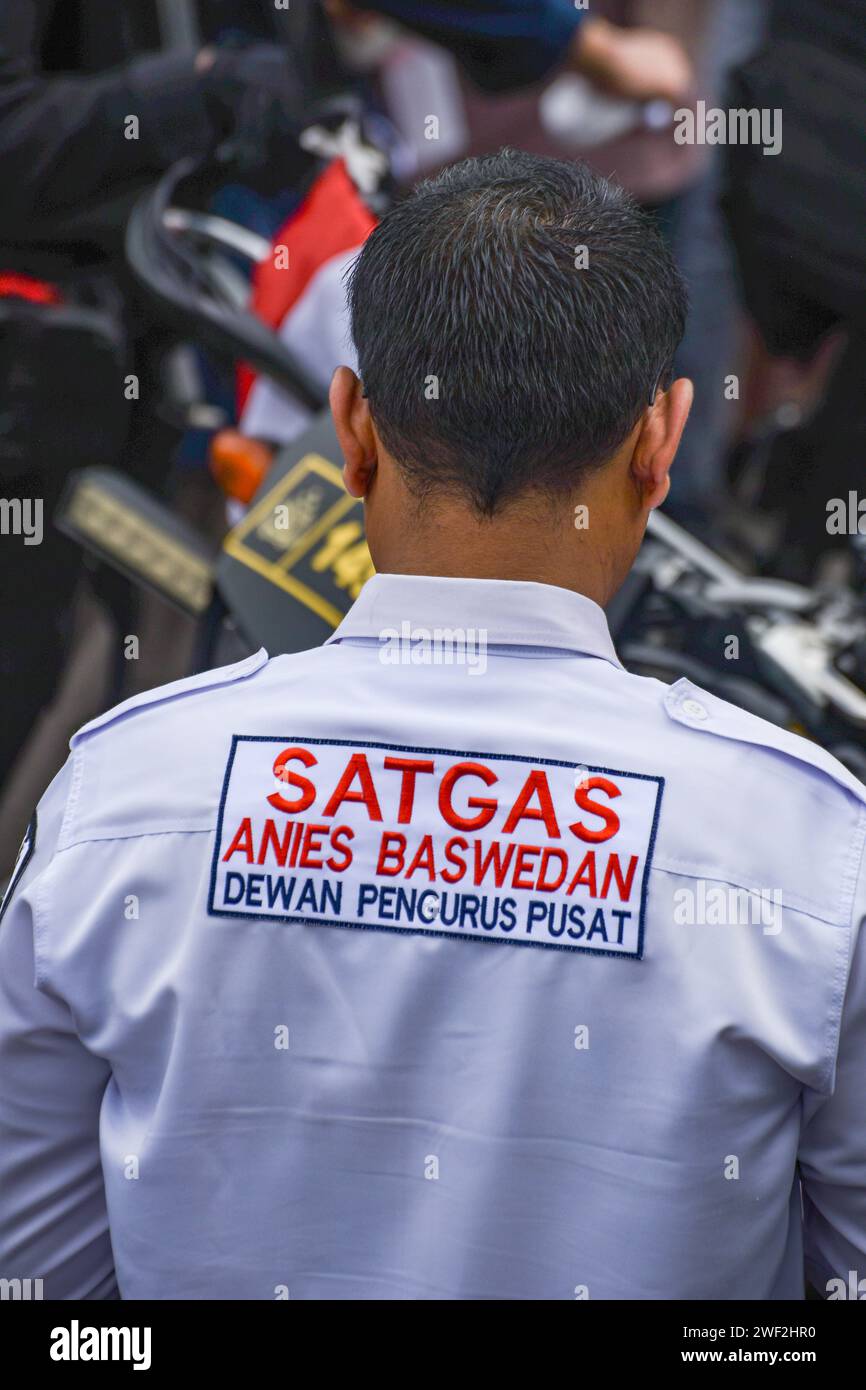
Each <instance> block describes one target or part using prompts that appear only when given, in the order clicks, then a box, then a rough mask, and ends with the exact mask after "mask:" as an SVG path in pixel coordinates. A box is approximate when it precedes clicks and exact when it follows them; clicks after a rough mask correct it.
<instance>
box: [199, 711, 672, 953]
mask: <svg viewBox="0 0 866 1390" xmlns="http://www.w3.org/2000/svg"><path fill="white" fill-rule="evenodd" d="M239 743H282V744H292V745H300V744H318V745H319V746H320V747H328V748H377V749H378V748H381V749H384V750H386V751H387V752H389V753H441V754H442V755H443V756H444V757H446V758H485V759H487V760H489V761H496V762H505V763H529V764H530V765H531V766H539V767H568V768H577V767H580V768H584V767H585V768H586V770H587V772H601V773H604V774H606V775H608V776H611V777H631V779H632V780H633V781H636V782H655V784H656V788H657V790H656V804H655V811H654V813H653V821H652V826H651V828H650V837H649V843H648V845H647V851H646V863H645V865H644V871H643V878H642V879H641V893H640V917H639V919H638V938H637V951H605V950H604V948H603V947H601V946H599V947H596V946H573V945H571V944H566V943H565V942H560V941H521V940H519V939H518V938H515V939H513V940H510V939H509V938H507V937H503V936H475V935H472V936H470V935H466V936H463V935H458V933H457V932H450V931H429V930H427V929H426V928H425V927H390V926H386V925H384V924H383V925H380V924H379V923H373V922H336V921H325V919H324V918H321V917H298V916H287V915H284V914H281V913H276V912H228V911H225V910H220V909H218V908H215V907H214V895H215V893H216V880H217V871H218V868H219V858H218V856H219V852H220V846H221V844H222V833H223V815H224V812H225V805H226V799H227V797H228V790H229V781H230V778H231V772H232V767H233V766H234V761H235V752H236V750H237V746H238V744H239ZM664 786H665V779H664V777H661V776H658V777H654V776H652V775H651V774H649V773H646V772H624V771H622V769H620V768H613V767H596V766H594V765H592V764H591V763H583V762H580V761H579V760H575V761H574V762H566V761H565V760H564V759H562V758H538V757H533V756H532V755H529V756H524V755H523V754H520V753H483V752H470V751H469V750H468V749H465V748H425V747H420V746H418V747H416V746H413V745H411V744H403V743H376V742H373V741H370V740H364V739H351V738H308V737H306V736H305V735H302V734H232V746H231V751H230V753H229V756H228V762H227V763H226V770H225V775H224V777H223V785H222V792H221V793H220V804H219V815H218V817H217V826H216V839H215V842H214V852H213V862H212V864H211V875H210V891H209V893H208V904H207V910H208V916H210V917H239V918H243V919H244V920H245V921H248V922H250V921H252V922H296V923H298V924H299V925H300V926H306V927H344V928H349V930H351V931H383V932H392V933H396V934H397V935H400V936H440V937H444V938H445V940H447V941H484V942H487V943H489V945H491V946H494V945H500V946H529V947H533V946H534V947H536V948H537V949H540V950H542V951H581V952H583V954H584V955H587V956H613V957H615V958H616V959H617V960H642V959H643V945H644V924H645V918H646V899H647V892H648V890H649V872H650V868H651V867H652V857H653V850H654V849H655V842H656V833H657V831H658V824H659V815H660V813H661V804H662V793H663V792H664Z"/></svg>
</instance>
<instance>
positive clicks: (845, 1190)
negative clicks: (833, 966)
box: [800, 864, 866, 1298]
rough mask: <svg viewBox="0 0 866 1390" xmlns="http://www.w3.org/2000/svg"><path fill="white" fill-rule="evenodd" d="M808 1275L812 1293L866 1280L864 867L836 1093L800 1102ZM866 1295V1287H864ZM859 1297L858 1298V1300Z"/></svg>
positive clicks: (826, 1293)
mask: <svg viewBox="0 0 866 1390" xmlns="http://www.w3.org/2000/svg"><path fill="white" fill-rule="evenodd" d="M800 1173H801V1178H802V1184H803V1216H804V1234H805V1260H806V1275H807V1278H808V1279H809V1282H810V1283H811V1284H812V1285H813V1287H814V1288H815V1289H816V1291H817V1292H819V1293H820V1294H822V1295H823V1296H825V1297H831V1296H832V1294H833V1285H831V1284H830V1281H831V1280H840V1279H841V1280H842V1281H843V1283H844V1286H845V1289H846V1292H845V1293H844V1294H843V1295H842V1296H844V1297H846V1298H850V1297H851V1293H850V1290H849V1282H850V1276H851V1274H852V1272H853V1273H854V1277H855V1279H856V1280H857V1281H859V1280H860V1279H866V864H863V865H861V873H860V878H859V883H858V887H857V891H856V894H855V913H854V938H853V946H852V951H851V964H850V969H849V972H848V981H847V987H846V989H845V994H844V1002H843V1006H842V1013H841V1021H840V1025H839V1042H838V1051H837V1055H836V1076H835V1085H834V1088H833V1091H832V1094H831V1095H828V1096H818V1095H812V1094H810V1095H809V1096H807V1098H806V1099H805V1101H804V1113H803V1128H802V1134H801V1141H800ZM863 1289H864V1290H866V1283H864V1285H863ZM855 1296H856V1295H855Z"/></svg>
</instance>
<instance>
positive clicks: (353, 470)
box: [329, 367, 378, 497]
mask: <svg viewBox="0 0 866 1390" xmlns="http://www.w3.org/2000/svg"><path fill="white" fill-rule="evenodd" d="M329 400H330V404H331V414H332V416H333V417H334V427H335V429H336V431H337V440H338V442H339V445H340V450H341V452H342V455H343V481H344V482H345V484H346V491H347V492H349V493H350V494H351V496H352V497H366V495H367V492H368V490H369V487H370V483H371V481H372V479H373V475H374V473H375V472H376V464H377V461H378V455H377V441H376V432H375V430H374V429H373V421H372V418H371V416H370V409H369V406H368V405H367V401H366V398H365V396H364V394H363V390H362V387H361V383H360V381H359V380H358V378H357V377H356V375H355V373H354V372H353V371H352V369H351V368H350V367H338V368H337V370H336V371H335V372H334V376H333V379H332V381H331V390H330V392H329Z"/></svg>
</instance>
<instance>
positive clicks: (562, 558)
mask: <svg viewBox="0 0 866 1390" xmlns="http://www.w3.org/2000/svg"><path fill="white" fill-rule="evenodd" d="M379 550H380V551H381V552H382V553H377V556H376V561H377V568H378V569H380V570H382V571H383V572H386V573H389V574H419V575H432V576H438V577H441V578H446V579H500V580H501V579H510V580H523V581H530V582H532V583H536V584H554V585H556V586H557V587H558V588H561V589H571V590H573V591H574V592H575V593H578V594H584V595H585V596H586V597H587V598H591V599H593V600H594V601H595V602H596V603H599V604H602V605H604V604H605V603H607V601H608V599H609V598H610V596H611V592H612V590H613V589H614V588H615V587H616V585H615V584H613V583H612V579H611V575H610V574H609V572H608V570H607V567H606V566H605V564H604V563H603V560H602V557H601V556H600V555H599V554H598V553H597V551H598V548H597V547H596V546H595V545H594V544H591V543H590V542H589V540H588V539H587V533H583V534H582V535H581V534H580V533H579V532H577V531H576V530H575V528H574V527H573V526H572V527H571V529H570V530H569V529H567V528H566V526H564V525H563V523H562V522H561V520H559V519H558V518H554V517H553V516H552V515H551V512H550V509H549V508H548V509H546V512H545V515H543V516H542V515H539V514H538V511H537V510H536V512H535V514H531V512H530V511H527V510H526V509H521V512H520V514H519V515H518V514H517V512H516V511H515V512H514V513H513V514H510V513H506V514H505V515H503V516H501V517H499V516H498V517H495V518H493V519H491V520H489V521H483V520H477V519H475V518H473V517H471V516H467V512H466V508H465V504H456V503H455V504H453V505H452V504H450V503H448V502H444V503H437V504H436V506H435V507H431V508H429V509H427V508H425V511H424V515H423V518H421V519H419V520H417V521H416V523H415V524H414V525H413V526H412V527H410V528H406V529H405V530H404V529H402V528H400V529H395V531H393V532H391V533H390V534H389V536H388V538H387V542H386V543H385V544H384V545H381V544H380V546H379Z"/></svg>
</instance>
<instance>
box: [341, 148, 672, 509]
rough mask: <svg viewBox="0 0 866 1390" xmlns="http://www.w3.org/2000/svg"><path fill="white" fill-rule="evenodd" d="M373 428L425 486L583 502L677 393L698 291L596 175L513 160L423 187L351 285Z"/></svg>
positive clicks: (448, 174)
mask: <svg viewBox="0 0 866 1390" xmlns="http://www.w3.org/2000/svg"><path fill="white" fill-rule="evenodd" d="M349 303H350V308H351V315H352V335H353V338H354V341H355V345H356V348H357V352H358V361H359V371H360V374H361V377H362V379H363V382H364V388H365V391H366V394H367V396H368V397H369V401H370V410H371V413H372V416H373V420H374V422H375V424H376V428H377V429H378V431H379V434H380V436H381V438H382V441H383V443H384V445H385V447H386V448H387V449H388V451H389V452H390V453H391V454H393V456H394V457H395V459H396V460H397V462H398V463H399V464H400V466H401V468H402V469H403V470H404V473H405V475H406V478H407V481H408V482H409V484H410V485H411V486H414V487H416V488H417V489H418V490H420V491H426V490H429V489H431V488H437V489H438V488H440V487H446V488H449V489H459V490H461V491H462V492H463V493H464V494H466V495H467V496H468V498H469V499H470V500H471V502H472V504H473V506H474V507H475V508H476V510H477V511H478V512H480V513H481V514H484V515H491V514H492V513H493V512H495V511H496V510H497V508H499V507H500V506H502V505H503V504H504V503H506V502H507V501H509V500H511V499H513V498H514V497H515V496H517V495H518V494H520V493H522V492H524V491H526V490H527V489H545V490H548V491H551V492H558V491H560V490H562V489H565V488H569V489H573V488H574V486H575V484H576V483H577V482H578V481H579V479H580V476H581V473H582V472H585V470H587V469H589V468H591V467H593V466H594V465H597V464H599V463H601V462H603V461H604V460H605V459H607V458H609V457H610V455H611V454H612V453H613V452H614V450H615V449H616V448H617V447H618V446H619V445H620V444H621V443H622V441H623V440H624V439H625V438H626V437H627V436H628V434H629V433H630V431H631V430H632V429H633V428H634V426H635V425H636V424H637V421H638V419H639V418H640V415H641V412H642V411H643V410H645V409H646V408H647V405H648V404H649V401H650V399H651V397H652V393H653V389H654V387H655V386H656V385H658V384H666V380H667V377H668V375H669V373H670V370H671V365H672V360H673V356H674V352H675V350H676V347H677V344H678V343H679V341H680V338H681V337H682V334H683V328H684V324H685V314H686V295H685V289H684V286H683V282H682V280H681V278H680V275H679V273H678V271H677V268H676V266H675V264H674V261H673V258H672V256H671V254H670V251H669V250H668V248H667V246H666V245H665V242H664V240H663V239H662V236H661V234H660V233H659V231H658V229H657V227H656V224H655V222H654V221H653V219H652V217H651V216H650V215H648V214H646V213H644V212H642V211H641V209H640V208H638V207H637V205H636V204H635V203H634V202H633V200H632V199H631V198H630V197H629V196H628V194H626V193H625V192H624V191H623V190H622V189H621V188H619V187H617V185H615V184H613V183H610V182H608V180H606V179H604V178H602V177H600V176H599V175H598V174H596V173H594V172H593V171H592V170H591V169H589V168H588V167H587V166H586V165H584V164H579V163H574V162H571V161H565V160H559V159H548V158H543V157H541V156H538V155H531V154H525V153H522V152H519V151H514V150H502V151H501V152H500V153H499V154H496V155H490V156H486V157H484V158H480V159H467V160H464V161H463V162H462V163H460V164H455V165H453V166H452V167H451V168H448V169H446V170H445V171H444V172H443V173H441V174H438V175H437V176H436V177H435V178H432V179H429V180H428V181H426V182H425V183H422V184H420V185H419V186H418V188H417V189H416V190H415V191H414V193H413V194H412V195H411V196H410V197H408V198H406V200H405V201H403V202H401V203H399V204H398V205H397V206H396V207H394V208H393V209H392V210H391V211H390V212H388V213H387V214H386V216H385V217H384V218H383V220H382V222H381V223H380V224H379V226H378V227H376V229H375V230H374V231H373V232H372V233H371V235H370V237H369V238H368V239H367V241H366V243H365V245H364V248H363V250H362V251H361V254H360V256H359V257H358V259H357V261H356V262H355V265H354V267H353V270H352V274H351V277H350V280H349Z"/></svg>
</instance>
